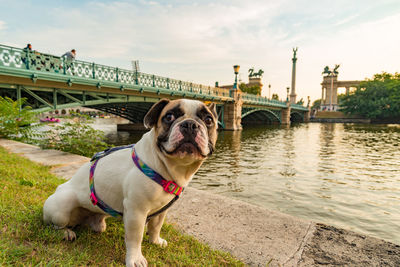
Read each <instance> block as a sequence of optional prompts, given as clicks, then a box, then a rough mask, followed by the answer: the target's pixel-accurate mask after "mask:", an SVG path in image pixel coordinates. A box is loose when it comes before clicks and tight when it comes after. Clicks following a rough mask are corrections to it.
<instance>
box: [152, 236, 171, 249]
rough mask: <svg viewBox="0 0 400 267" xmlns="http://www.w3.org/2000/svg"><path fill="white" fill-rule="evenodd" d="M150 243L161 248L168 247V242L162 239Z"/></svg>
mask: <svg viewBox="0 0 400 267" xmlns="http://www.w3.org/2000/svg"><path fill="white" fill-rule="evenodd" d="M150 242H151V243H153V244H156V245H159V246H160V247H166V246H167V245H168V242H167V240H165V239H162V238H161V237H158V238H157V239H156V240H151V241H150Z"/></svg>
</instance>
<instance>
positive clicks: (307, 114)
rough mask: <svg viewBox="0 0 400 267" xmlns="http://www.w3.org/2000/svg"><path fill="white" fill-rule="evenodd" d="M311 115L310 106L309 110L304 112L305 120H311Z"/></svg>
mask: <svg viewBox="0 0 400 267" xmlns="http://www.w3.org/2000/svg"><path fill="white" fill-rule="evenodd" d="M310 115H311V107H309V108H308V111H307V112H305V113H304V122H310Z"/></svg>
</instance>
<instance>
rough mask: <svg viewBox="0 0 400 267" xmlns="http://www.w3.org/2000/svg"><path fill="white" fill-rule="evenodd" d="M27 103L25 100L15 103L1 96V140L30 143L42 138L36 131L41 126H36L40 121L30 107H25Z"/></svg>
mask: <svg viewBox="0 0 400 267" xmlns="http://www.w3.org/2000/svg"><path fill="white" fill-rule="evenodd" d="M25 102H26V99H25V98H22V99H21V100H19V101H14V100H12V99H11V98H8V97H5V98H3V97H1V96H0V138H2V137H3V138H11V139H16V140H22V141H29V140H31V139H32V138H35V137H39V136H40V134H38V133H36V132H35V131H34V129H35V128H37V127H38V125H39V124H34V123H35V122H37V121H38V119H37V117H36V114H35V113H34V112H32V110H31V107H30V106H24V103H25Z"/></svg>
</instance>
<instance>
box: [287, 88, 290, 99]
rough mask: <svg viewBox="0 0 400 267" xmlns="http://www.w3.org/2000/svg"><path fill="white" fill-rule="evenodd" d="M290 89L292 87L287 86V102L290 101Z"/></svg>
mask: <svg viewBox="0 0 400 267" xmlns="http://www.w3.org/2000/svg"><path fill="white" fill-rule="evenodd" d="M289 89H290V87H286V92H287V94H286V102H289Z"/></svg>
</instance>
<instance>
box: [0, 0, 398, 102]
mask: <svg viewBox="0 0 400 267" xmlns="http://www.w3.org/2000/svg"><path fill="white" fill-rule="evenodd" d="M0 6H1V7H2V8H1V9H0V44H5V45H10V46H16V47H24V46H25V45H26V44H27V43H31V44H32V46H33V49H34V50H38V51H42V52H46V53H50V54H55V55H61V54H63V53H64V52H66V51H69V50H71V49H72V48H74V49H76V50H77V59H79V60H84V61H90V62H96V63H99V64H105V65H110V66H115V67H120V68H126V69H131V68H132V67H131V60H139V65H140V69H141V71H142V72H145V73H150V74H156V75H160V76H165V77H170V78H175V79H179V80H185V81H190V82H195V83H201V84H205V85H214V84H215V82H216V81H218V82H219V84H220V85H226V84H232V83H233V80H234V74H233V68H232V66H233V65H240V66H241V69H240V74H239V78H240V79H241V80H242V81H243V82H248V77H247V76H248V69H249V68H251V67H254V68H255V70H256V71H258V70H259V69H263V70H264V75H263V77H262V82H263V84H264V88H263V92H262V95H264V96H268V95H270V94H273V93H277V94H278V95H279V96H280V98H286V87H288V86H290V85H291V73H292V61H291V58H292V56H293V51H292V49H293V48H294V47H298V52H297V58H298V60H297V66H296V69H297V74H296V93H297V100H299V99H300V98H304V99H307V96H310V97H311V100H312V101H313V100H316V99H318V98H320V97H321V85H320V83H321V82H322V75H321V73H322V71H323V68H324V67H325V66H326V65H328V66H329V67H331V68H332V67H333V66H334V65H335V64H340V65H341V66H340V68H339V80H364V79H366V78H371V77H372V76H373V74H375V73H381V72H382V71H387V72H391V73H394V72H400V34H399V31H400V1H399V0H380V1H376V0H352V1H350V0H336V1H325V0H319V1H310V0H296V1H295V0H273V1H271V0H259V1H258V0H248V1H244V0H242V1H236V0H230V1H225V0H213V1H208V0H204V1H189V0H186V1H184V0H173V1H162V0H159V1H143V0H138V1H105V0H104V1H85V0H80V1H77V0H70V1H60V0H52V1H47V0H44V1H39V0H36V1H24V0H19V1H4V0H0ZM269 84H270V85H271V90H270V91H269V90H268V85H269ZM343 91H344V89H343Z"/></svg>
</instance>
